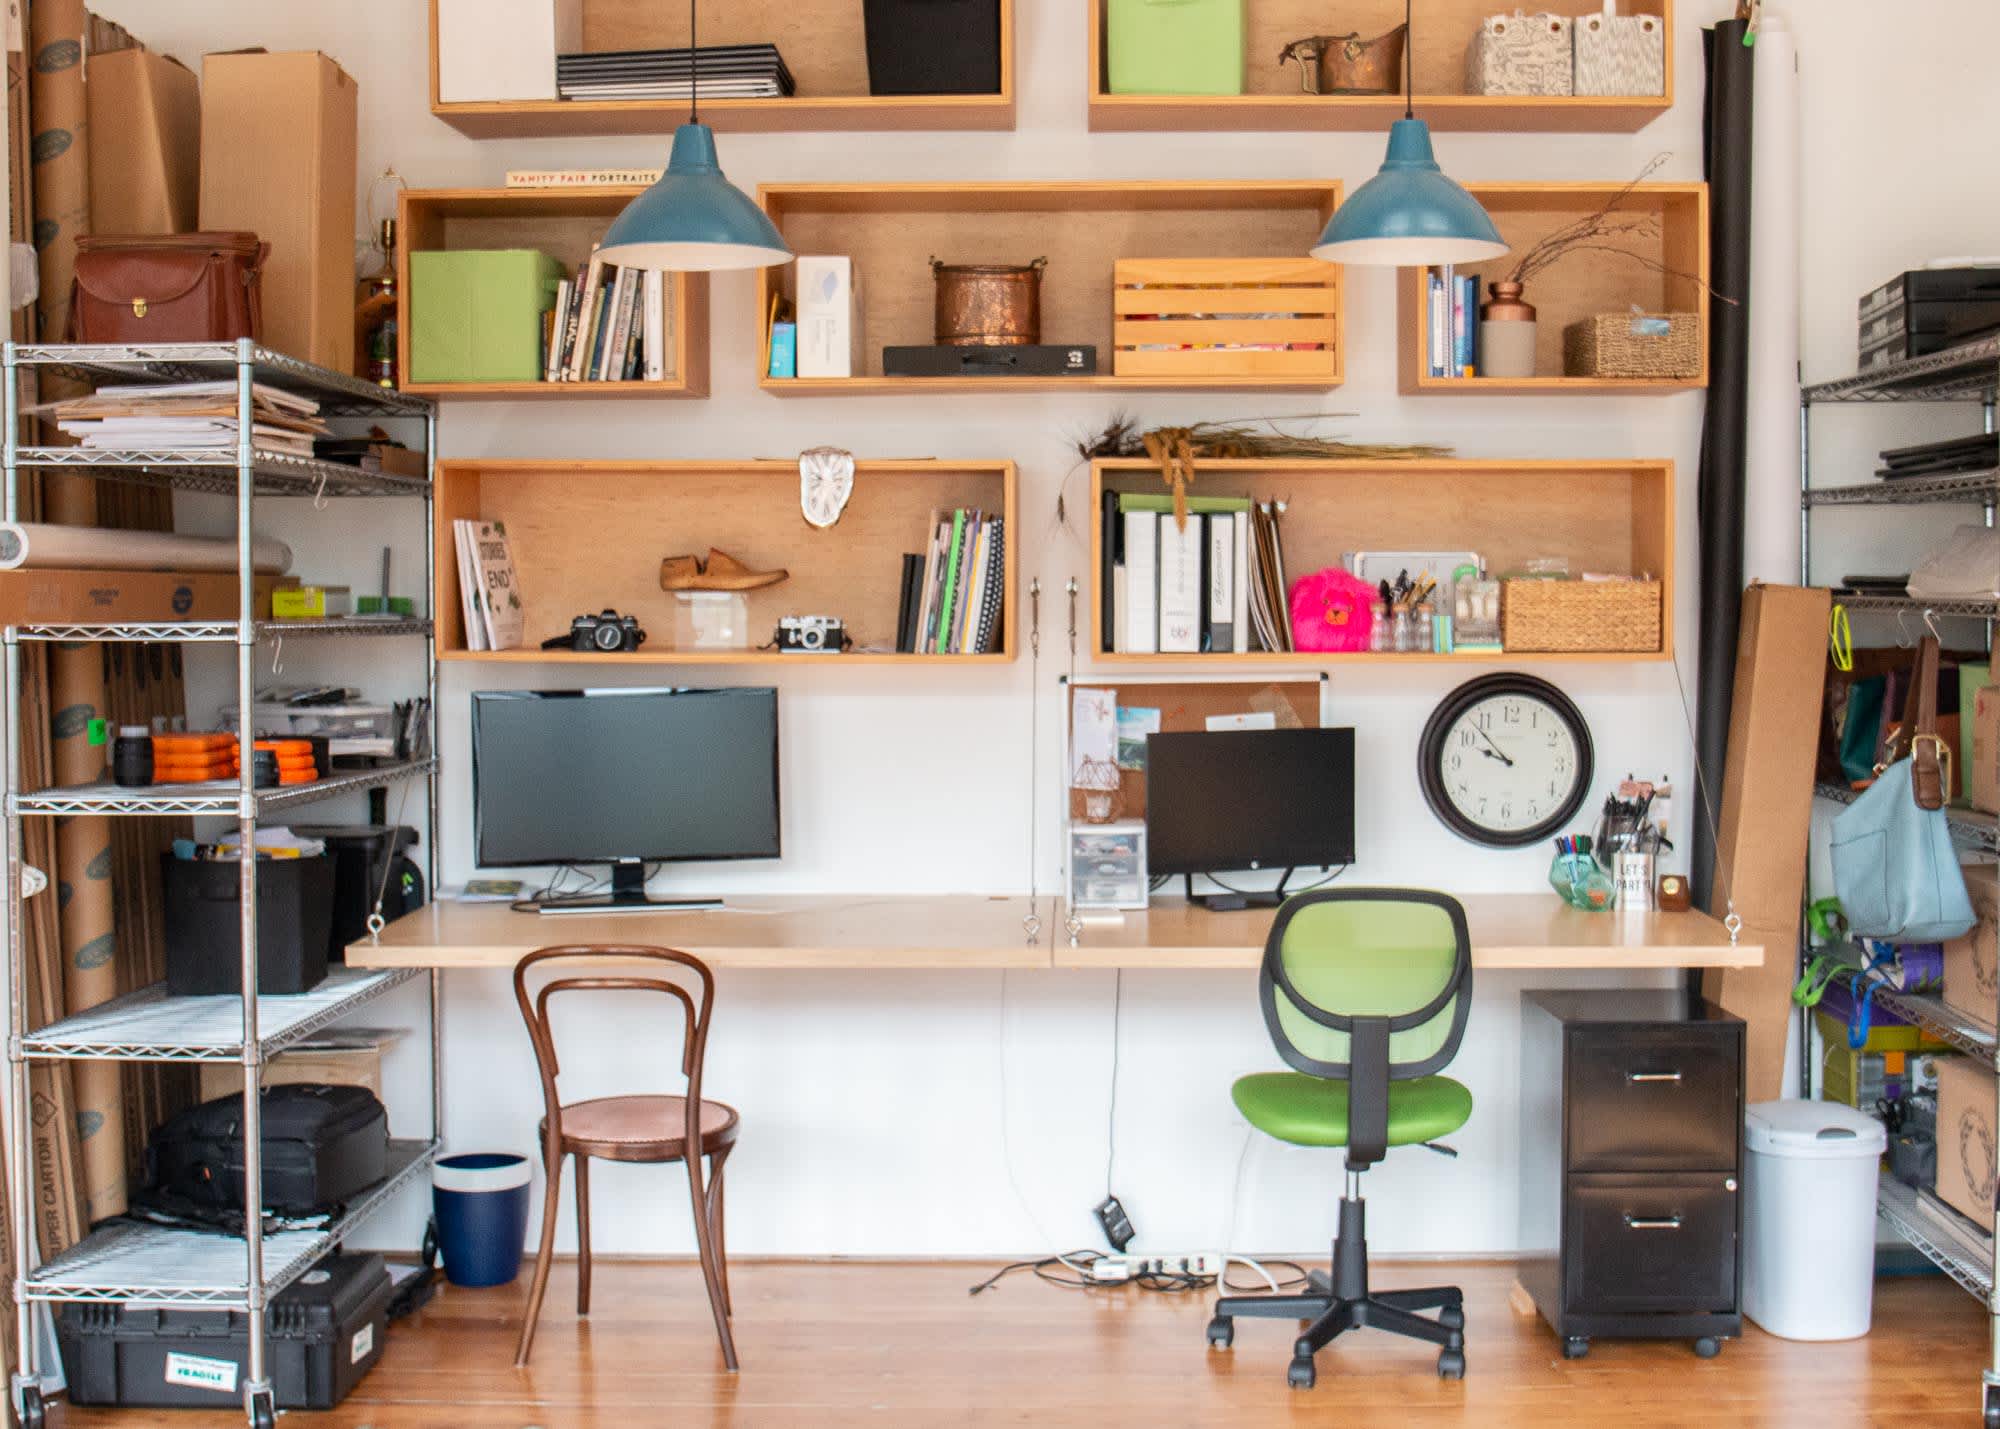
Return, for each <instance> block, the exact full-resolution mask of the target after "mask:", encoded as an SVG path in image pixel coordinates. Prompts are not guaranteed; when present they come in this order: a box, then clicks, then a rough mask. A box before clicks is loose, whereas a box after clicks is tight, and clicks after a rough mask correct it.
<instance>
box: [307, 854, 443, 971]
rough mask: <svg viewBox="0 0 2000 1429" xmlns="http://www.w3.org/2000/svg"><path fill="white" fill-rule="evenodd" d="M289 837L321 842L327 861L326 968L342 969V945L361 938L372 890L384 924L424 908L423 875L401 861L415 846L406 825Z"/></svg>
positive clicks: (412, 864)
mask: <svg viewBox="0 0 2000 1429" xmlns="http://www.w3.org/2000/svg"><path fill="white" fill-rule="evenodd" d="M292 832H293V833H295V834H297V835H298V836H299V837H300V838H306V839H320V840H322V841H324V842H325V844H326V852H327V856H328V857H329V858H331V859H332V860H333V916H332V919H331V924H332V931H331V934H330V936H329V937H328V939H327V949H326V960H327V961H328V962H329V963H345V962H346V961H347V945H348V944H349V943H353V942H358V941H360V939H362V938H363V937H365V936H367V933H368V915H369V914H371V913H373V912H374V911H375V894H376V890H378V889H380V890H382V917H383V918H384V920H386V921H388V922H391V923H393V922H395V921H396V919H398V918H400V917H402V916H403V915H404V914H405V913H410V912H414V911H415V910H416V909H418V908H421V907H423V906H424V879H423V874H422V873H421V872H420V871H419V870H418V868H417V866H416V864H415V862H414V861H412V860H410V859H408V858H405V857H403V851H404V850H405V849H409V848H414V847H415V846H416V842H417V831H416V830H415V829H413V828H411V827H410V826H409V825H408V824H401V825H393V826H392V825H389V824H293V825H292ZM391 865H393V866H391ZM385 872H386V873H387V874H388V879H387V882H386V883H385V882H384V880H383V874H384V873H385Z"/></svg>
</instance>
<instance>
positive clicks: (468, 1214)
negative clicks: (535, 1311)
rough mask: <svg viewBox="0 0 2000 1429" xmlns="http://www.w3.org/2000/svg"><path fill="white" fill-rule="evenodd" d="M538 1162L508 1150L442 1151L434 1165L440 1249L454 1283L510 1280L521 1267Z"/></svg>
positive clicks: (433, 1196)
mask: <svg viewBox="0 0 2000 1429" xmlns="http://www.w3.org/2000/svg"><path fill="white" fill-rule="evenodd" d="M533 1180H534V1168H533V1167H532V1166H531V1165H530V1163H529V1161H528V1158H527V1157H525V1156H516V1155H514V1154H513V1153H512V1152H506V1151H479V1152H470V1153H467V1154H465V1155H462V1156H443V1157H440V1158H438V1162H437V1164H436V1165H435V1166H433V1167H432V1168H431V1204H432V1206H433V1208H434V1210H435V1213H436V1216H437V1240H438V1252H439V1254H440V1255H442V1257H443V1258H444V1274H445V1279H447V1280H449V1281H450V1282H451V1283H452V1284H454V1285H467V1286H477V1285H506V1284H508V1283H510V1282H511V1281H512V1280H513V1279H514V1277H515V1276H517V1275H519V1274H520V1273H521V1250H522V1247H523V1246H524V1245H525V1244H526V1241H527V1236H528V1197H529V1184H530V1182H532V1181H533Z"/></svg>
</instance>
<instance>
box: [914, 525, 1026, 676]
mask: <svg viewBox="0 0 2000 1429" xmlns="http://www.w3.org/2000/svg"><path fill="white" fill-rule="evenodd" d="M1005 527H1006V523H1005V522H1004V521H1003V520H1002V519H1001V518H1000V517H998V516H995V515H992V514H991V513H990V512H985V511H980V510H977V509H973V510H967V509H965V508H963V507H960V508H959V509H957V510H954V511H933V512H932V513H931V522H930V532H931V539H930V546H929V548H928V549H927V550H926V551H924V552H923V553H922V554H917V553H915V552H912V553H911V554H909V555H906V556H904V557H903V590H902V604H901V608H900V609H899V611H898V613H897V618H896V648H897V649H898V650H899V651H903V652H904V653H907V654H922V655H991V654H992V653H993V652H994V651H995V650H998V649H999V648H1000V642H1001V640H1002V638H1003V637H1004V635H1005V631H1004V629H1003V628H1002V618H1003V614H1004V611H1003V606H1004V605H1005V598H1006V591H1007V542H1006V536H1005Z"/></svg>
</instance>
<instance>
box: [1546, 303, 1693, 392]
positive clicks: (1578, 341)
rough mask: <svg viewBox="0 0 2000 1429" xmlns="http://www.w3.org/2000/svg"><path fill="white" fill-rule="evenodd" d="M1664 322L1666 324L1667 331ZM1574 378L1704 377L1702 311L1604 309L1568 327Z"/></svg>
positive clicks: (1566, 361) (1567, 351)
mask: <svg viewBox="0 0 2000 1429" xmlns="http://www.w3.org/2000/svg"><path fill="white" fill-rule="evenodd" d="M1661 324H1665V327H1664V329H1663V328H1662V327H1661ZM1563 372H1564V373H1565V374H1567V375H1568V376H1571V377H1667V378H1672V377H1698V376H1700V375H1701V315H1700V314H1698V313H1599V314H1598V315H1597V316H1596V317H1590V318H1585V319H1584V320H1583V321H1582V322H1574V323H1571V324H1570V325H1569V326H1568V327H1566V328H1564V329H1563Z"/></svg>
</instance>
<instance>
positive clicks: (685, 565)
mask: <svg viewBox="0 0 2000 1429" xmlns="http://www.w3.org/2000/svg"><path fill="white" fill-rule="evenodd" d="M790 574H791V572H790V571H753V570H751V569H750V567H748V566H746V565H744V564H743V562H741V561H739V560H737V559H736V557H734V556H732V555H730V554H728V553H727V552H725V551H718V550H716V549H715V548H714V547H713V546H711V547H709V549H708V559H707V560H703V559H702V558H701V557H699V556H668V557H667V558H666V559H665V560H663V561H661V562H660V589H661V590H762V589H763V588H764V587H765V586H771V585H776V584H777V583H778V582H779V581H781V580H784V579H785V578H786V577H787V576H789V575H790Z"/></svg>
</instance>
